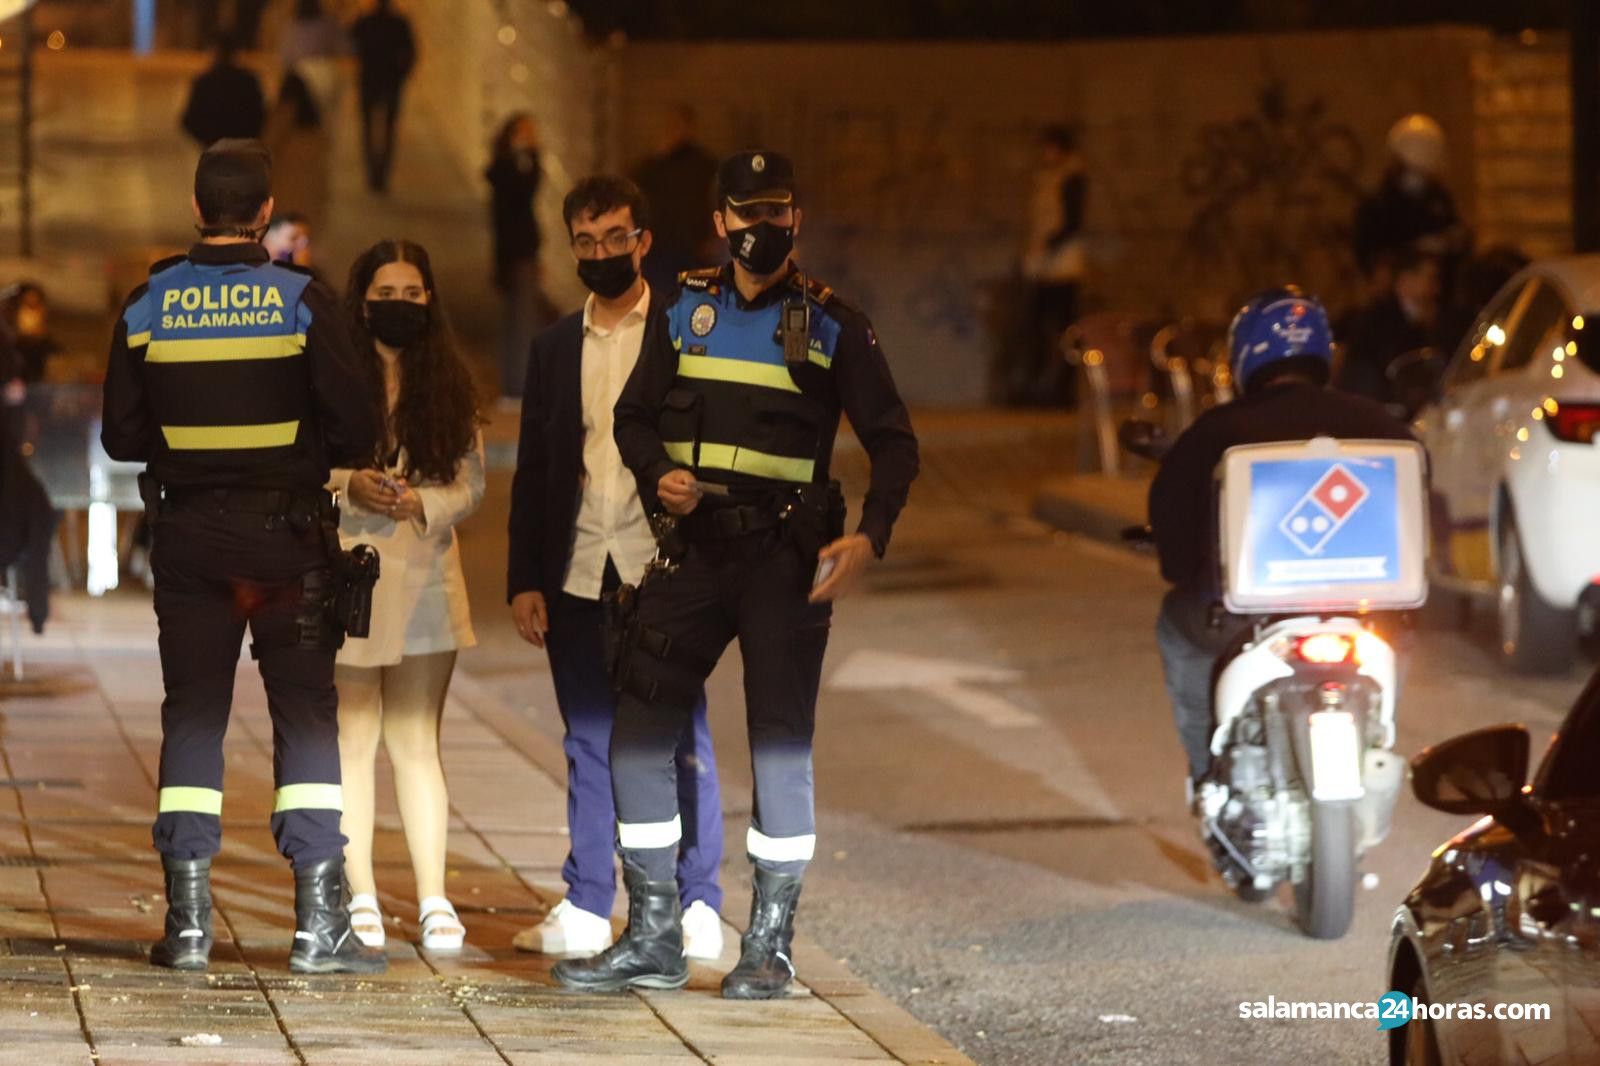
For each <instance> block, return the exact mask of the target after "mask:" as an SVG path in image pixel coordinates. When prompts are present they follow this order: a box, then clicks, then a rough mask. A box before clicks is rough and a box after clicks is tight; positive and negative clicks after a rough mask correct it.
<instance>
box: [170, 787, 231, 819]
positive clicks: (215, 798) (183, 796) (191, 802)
mask: <svg viewBox="0 0 1600 1066" xmlns="http://www.w3.org/2000/svg"><path fill="white" fill-rule="evenodd" d="M158 804H159V805H158V807H157V809H158V810H159V811H160V812H161V813H162V814H166V813H167V812H169V811H189V812H192V813H194V814H215V815H221V814H222V793H221V792H218V791H217V790H216V789H214V788H188V787H185V786H182V785H179V786H175V787H172V788H164V789H162V790H161V792H160V794H159V799H158Z"/></svg>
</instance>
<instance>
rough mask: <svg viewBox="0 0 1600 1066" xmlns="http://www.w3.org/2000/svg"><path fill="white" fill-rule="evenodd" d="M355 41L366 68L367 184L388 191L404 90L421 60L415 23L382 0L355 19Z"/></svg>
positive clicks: (363, 100)
mask: <svg viewBox="0 0 1600 1066" xmlns="http://www.w3.org/2000/svg"><path fill="white" fill-rule="evenodd" d="M350 39H351V41H353V42H354V44H355V48H356V60H357V62H358V63H359V64H360V68H361V151H362V155H363V157H364V158H365V159H366V163H367V187H368V188H370V189H372V190H373V191H374V192H385V191H387V189H388V188H389V172H390V170H391V168H392V167H393V166H394V142H395V130H396V128H397V125H398V123H399V121H400V94H401V90H402V89H404V88H405V84H406V79H407V78H409V77H410V76H411V68H412V66H413V65H415V63H416V61H417V46H416V41H415V40H414V39H413V38H412V35H411V23H410V22H409V21H408V20H407V19H406V17H405V16H404V15H401V14H398V13H397V12H396V11H395V10H394V8H393V6H392V5H391V4H390V2H389V0H377V6H376V7H375V8H373V10H371V11H369V12H367V13H366V14H365V15H362V16H361V17H360V18H358V19H356V21H355V24H354V25H353V26H351V27H350Z"/></svg>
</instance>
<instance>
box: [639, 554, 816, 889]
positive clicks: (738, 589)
mask: <svg viewBox="0 0 1600 1066" xmlns="http://www.w3.org/2000/svg"><path fill="white" fill-rule="evenodd" d="M814 568H815V562H814V561H802V559H801V557H800V553H799V552H798V551H796V550H795V549H794V548H792V547H790V546H789V545H788V544H787V543H785V542H784V541H783V540H782V539H781V538H780V536H779V535H778V533H777V531H775V530H767V531H764V532H760V533H753V534H746V535H744V536H740V537H736V538H733V539H729V540H715V541H701V542H696V543H693V544H691V545H690V546H689V549H688V551H687V552H686V553H685V555H684V559H683V562H682V563H681V564H680V565H679V567H678V569H677V570H676V571H675V572H673V573H671V574H668V575H664V576H663V575H655V576H652V577H651V578H650V579H648V580H647V581H646V582H645V583H644V585H643V587H642V588H641V589H640V593H639V610H638V629H639V634H640V639H639V640H638V641H637V642H636V643H635V644H634V646H633V647H632V649H631V650H630V651H629V653H628V659H627V662H626V668H627V670H626V674H627V681H626V682H625V684H624V687H623V691H622V693H621V694H620V696H619V697H618V702H617V719H616V724H615V727H614V728H613V730H612V734H611V776H612V789H613V792H614V794H615V798H616V804H617V843H618V847H619V849H620V851H621V853H622V860H623V863H624V864H625V865H628V866H630V867H633V868H635V869H638V870H642V871H643V872H644V873H645V874H646V876H647V877H648V878H649V879H650V880H652V881H665V880H670V879H671V878H672V876H673V870H674V865H675V862H676V858H677V853H678V844H679V841H680V840H681V839H682V836H683V829H682V823H681V820H680V818H679V812H678V783H677V762H676V760H675V759H674V753H675V751H676V749H677V746H678V741H679V738H680V737H682V736H683V734H684V730H685V728H686V727H687V726H688V725H689V723H690V719H691V716H692V714H693V708H694V702H695V694H696V692H697V690H698V689H699V687H700V686H701V685H702V684H703V683H704V682H705V679H706V677H707V675H709V674H710V673H711V669H712V667H713V666H715V664H716V661H717V659H718V658H720V657H721V655H722V652H723V651H724V650H725V649H726V648H727V646H728V644H729V643H730V642H732V641H733V640H735V639H737V640H738V642H739V653H740V657H741V658H742V659H743V662H744V695H745V722H746V728H747V730H748V734H749V739H750V757H751V763H752V771H753V776H754V780H755V789H754V792H755V795H754V803H753V809H752V813H751V824H750V829H749V832H748V834H747V835H746V838H745V850H746V852H747V853H748V855H749V857H750V860H751V861H752V862H754V863H755V864H756V865H757V866H760V867H762V868H765V869H769V870H772V871H775V872H780V873H786V874H791V875H795V876H798V875H800V874H801V873H803V872H804V870H805V867H806V863H807V862H809V861H810V859H811V856H812V853H813V852H814V851H815V850H816V840H817V838H816V821H815V813H814V797H813V782H812V773H811V738H812V731H813V727H814V725H815V722H816V710H817V688H818V684H819V682H820V680H821V677H822V656H823V652H824V650H825V649H826V648H827V644H828V626H829V622H830V619H831V618H832V605H830V604H826V603H822V604H809V603H807V602H806V595H807V592H808V590H809V584H810V577H811V573H812V570H813V569H814Z"/></svg>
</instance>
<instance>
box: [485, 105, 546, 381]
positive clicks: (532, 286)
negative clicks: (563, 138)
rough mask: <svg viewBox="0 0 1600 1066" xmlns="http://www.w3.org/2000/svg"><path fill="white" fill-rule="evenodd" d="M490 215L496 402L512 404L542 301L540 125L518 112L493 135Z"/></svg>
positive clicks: (486, 171) (528, 116)
mask: <svg viewBox="0 0 1600 1066" xmlns="http://www.w3.org/2000/svg"><path fill="white" fill-rule="evenodd" d="M484 177H485V178H487V179H488V181H489V191H490V199H489V217H490V224H491V226H492V227H493V234H494V286H495V288H496V289H498V290H499V291H500V297H501V312H500V402H501V404H502V406H504V407H508V408H515V406H516V404H517V402H518V399H519V398H520V397H521V396H522V382H523V374H524V372H525V371H526V370H527V364H528V346H529V344H531V343H532V341H533V335H534V333H535V332H537V331H538V329H539V326H540V325H541V322H540V317H541V310H542V307H543V304H544V299H543V293H542V292H541V289H540V284H541V282H542V280H543V274H542V271H541V268H540V266H539V248H540V245H541V244H542V243H543V236H542V235H541V233H540V232H539V219H538V216H537V215H536V214H535V213H534V201H535V198H536V197H537V196H538V195H539V185H540V183H541V181H542V180H543V178H544V174H543V172H542V170H541V169H540V166H539V127H538V125H537V124H536V123H535V122H534V120H533V116H532V115H530V114H528V113H526V112H518V113H517V114H514V115H512V116H511V117H510V118H508V119H506V120H505V122H503V123H501V125H500V130H499V132H498V133H496V134H495V138H494V145H493V149H492V151H491V155H490V161H489V167H488V169H487V170H485V171H484Z"/></svg>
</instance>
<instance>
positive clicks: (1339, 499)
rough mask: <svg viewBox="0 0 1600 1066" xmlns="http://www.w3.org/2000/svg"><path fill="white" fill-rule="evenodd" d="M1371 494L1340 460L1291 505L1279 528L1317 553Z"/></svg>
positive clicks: (1296, 543)
mask: <svg viewBox="0 0 1600 1066" xmlns="http://www.w3.org/2000/svg"><path fill="white" fill-rule="evenodd" d="M1370 495H1372V493H1371V491H1370V490H1368V488H1367V486H1365V485H1363V484H1362V483H1361V481H1360V480H1359V479H1358V478H1357V477H1356V476H1355V475H1354V474H1352V473H1350V471H1349V470H1348V469H1347V468H1346V467H1345V465H1344V464H1343V463H1336V464H1334V466H1333V468H1332V469H1330V470H1329V471H1328V472H1327V473H1326V474H1323V475H1322V477H1320V478H1318V479H1317V483H1316V484H1315V485H1313V486H1311V489H1310V490H1309V491H1308V492H1307V493H1306V494H1305V495H1304V496H1302V497H1300V502H1299V503H1296V504H1295V505H1294V507H1292V508H1290V510H1289V513H1288V514H1287V515H1285V516H1284V518H1283V521H1282V522H1279V523H1278V528H1279V529H1280V530H1281V531H1282V532H1283V535H1284V536H1286V537H1288V538H1289V540H1290V541H1291V542H1293V544H1294V546H1295V547H1297V548H1299V549H1300V550H1301V551H1302V552H1304V553H1305V554H1307V555H1316V554H1318V553H1319V552H1321V551H1322V549H1323V548H1324V547H1326V546H1327V544H1328V541H1330V540H1332V539H1333V535H1334V534H1335V533H1337V532H1339V530H1340V529H1341V528H1343V527H1344V524H1345V523H1346V522H1348V521H1349V520H1350V516H1351V515H1353V514H1355V513H1356V511H1357V510H1358V509H1359V508H1360V507H1361V505H1362V504H1363V503H1365V502H1366V499H1367V497H1368V496H1370Z"/></svg>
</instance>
